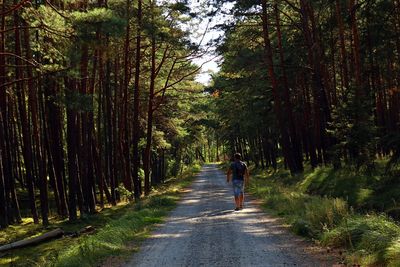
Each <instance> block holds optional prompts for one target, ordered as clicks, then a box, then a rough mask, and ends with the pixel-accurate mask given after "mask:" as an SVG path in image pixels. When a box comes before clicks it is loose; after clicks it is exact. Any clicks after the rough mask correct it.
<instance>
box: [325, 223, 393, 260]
mask: <svg viewBox="0 0 400 267" xmlns="http://www.w3.org/2000/svg"><path fill="white" fill-rule="evenodd" d="M399 237H400V226H399V225H397V224H396V223H394V222H393V221H392V220H390V219H389V218H388V217H386V216H384V215H365V216H352V217H350V218H346V219H345V220H343V221H342V222H341V223H340V224H339V225H338V226H337V227H336V228H334V229H332V230H330V231H327V232H325V233H324V235H323V237H322V242H323V243H324V244H325V245H329V246H333V247H347V248H349V249H351V250H354V251H355V252H356V254H357V255H358V256H363V257H364V258H365V259H367V261H368V262H364V264H366V265H372V264H380V263H386V264H389V265H390V264H394V263H396V261H393V260H396V257H397V256H398V254H397V252H395V251H394V249H395V248H396V243H395V242H396V241H397V240H398V239H399ZM371 261H372V262H371Z"/></svg>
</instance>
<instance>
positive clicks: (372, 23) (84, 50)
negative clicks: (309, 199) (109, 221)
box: [0, 0, 400, 228]
mask: <svg viewBox="0 0 400 267" xmlns="http://www.w3.org/2000/svg"><path fill="white" fill-rule="evenodd" d="M190 2H192V1H187V0H186V1H184V0H181V1H161V0H159V1H156V0H98V1H88V0H72V1H66V0H35V1H31V0H2V2H1V10H0V12H1V13H0V14H1V15H0V17H1V22H0V25H1V28H0V36H1V38H0V125H1V126H0V227H1V228H7V227H8V226H10V225H16V224H19V223H21V222H23V220H24V219H26V218H31V219H32V220H33V222H34V223H35V224H38V223H42V224H43V225H44V226H47V225H49V224H51V218H62V219H67V220H69V221H76V220H78V219H79V218H82V217H84V216H85V215H89V214H95V213H97V212H98V211H99V210H101V209H102V208H104V206H110V205H111V206H115V205H117V204H118V203H119V202H121V200H122V199H128V200H130V201H134V202H138V201H140V200H141V199H142V198H143V197H144V196H147V195H149V194H150V192H151V191H152V189H153V188H154V186H156V185H158V184H162V183H163V182H164V181H165V180H166V179H168V178H169V177H173V176H177V175H178V174H179V173H182V171H183V170H184V169H185V168H187V166H190V165H192V164H195V163H199V162H213V161H222V160H226V159H229V158H230V156H231V155H232V154H233V153H234V152H240V153H241V154H242V155H243V156H244V159H245V160H246V161H247V162H248V163H249V165H250V166H252V168H254V169H255V170H260V171H261V172H264V173H265V172H268V173H270V172H275V173H279V172H280V171H286V172H287V173H288V177H289V178H285V179H288V181H287V184H288V185H292V184H294V183H297V182H299V183H301V182H302V180H301V179H302V178H301V177H306V176H307V174H309V173H314V174H315V172H319V173H317V174H316V176H317V178H316V179H315V180H314V181H311V182H310V181H308V182H310V183H311V185H309V186H308V187H307V188H306V189H305V191H306V192H307V193H309V194H314V195H321V196H328V197H339V198H343V199H347V201H348V203H349V205H351V206H352V207H354V208H355V209H356V210H357V211H359V212H362V213H365V212H370V211H373V212H383V213H384V214H387V215H389V216H390V218H392V219H394V220H399V219H400V207H399V206H398V204H397V203H398V202H399V200H400V189H398V188H399V185H400V184H399V180H398V178H399V176H400V168H399V162H400V0H237V1H233V0H230V1H221V0H210V1H202V3H203V4H202V6H203V7H204V10H206V12H203V11H204V10H202V11H201V12H200V11H199V10H193V9H191V8H190ZM197 2H198V1H197ZM226 6H228V7H229V8H228V9H227V8H226ZM215 16H221V17H222V16H223V17H224V18H225V19H221V23H219V24H218V25H215V26H214V27H213V28H214V30H218V31H220V32H223V34H222V35H221V36H220V37H219V38H217V39H215V40H212V41H210V42H208V43H207V44H202V43H201V41H200V42H195V41H193V38H192V37H191V34H193V33H192V32H191V31H192V30H193V27H195V24H196V23H198V20H199V19H200V20H210V19H211V18H212V17H215ZM183 25H186V26H183ZM199 34H200V35H202V34H204V33H199ZM207 47H213V48H215V53H216V54H217V56H218V57H219V68H220V69H219V71H218V72H215V73H213V74H212V75H211V81H210V83H209V84H207V85H205V84H202V83H200V82H198V81H196V75H198V74H199V73H200V72H201V70H202V64H196V63H194V61H195V60H196V59H198V58H202V57H204V56H205V55H206V54H207V53H209V51H208V48H207ZM323 175H325V176H323ZM322 176H323V178H321V177H322ZM335 177H339V178H335ZM280 183H285V181H283V180H282V181H280ZM315 183H318V184H317V185H316V184H315ZM303 184H304V183H303ZM284 186H286V185H284ZM353 189H354V192H355V193H354V192H352V190H353ZM355 194H358V195H355ZM360 198H362V199H361V200H360Z"/></svg>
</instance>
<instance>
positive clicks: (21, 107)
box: [14, 1, 39, 223]
mask: <svg viewBox="0 0 400 267" xmlns="http://www.w3.org/2000/svg"><path fill="white" fill-rule="evenodd" d="M14 4H17V2H16V1H14ZM14 25H15V54H16V55H17V56H19V57H20V58H22V57H23V56H22V52H21V36H20V31H19V27H20V26H21V24H20V15H19V14H18V11H15V12H14ZM19 57H17V58H16V59H15V63H16V65H17V66H21V65H22V62H21V60H20V59H19ZM15 74H16V80H17V81H18V82H17V83H16V91H17V99H18V111H19V115H20V120H21V128H22V139H23V157H24V164H25V174H26V183H27V187H28V193H29V204H30V209H31V213H32V218H33V221H34V223H39V217H38V214H37V209H36V203H35V188H34V181H35V178H34V176H33V175H34V166H33V158H32V141H31V130H30V126H29V124H28V116H27V110H26V102H25V92H24V84H23V82H22V79H23V73H22V71H21V68H20V67H17V68H16V71H15Z"/></svg>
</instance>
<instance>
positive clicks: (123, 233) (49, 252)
mask: <svg viewBox="0 0 400 267" xmlns="http://www.w3.org/2000/svg"><path fill="white" fill-rule="evenodd" d="M199 170H200V166H198V165H196V166H194V167H192V168H190V169H188V170H187V171H185V172H184V173H183V174H182V175H181V176H180V177H178V178H172V179H170V180H169V181H167V183H165V184H163V185H160V186H158V187H157V188H155V189H154V190H153V192H152V194H151V195H150V196H149V197H147V198H144V199H142V200H141V201H140V202H138V203H125V204H124V205H119V206H116V207H112V208H109V209H106V210H104V211H102V212H100V213H98V214H95V215H91V216H86V217H84V218H81V219H80V220H78V221H77V222H74V223H69V222H67V221H53V224H52V226H51V228H56V227H61V228H62V229H64V230H65V231H67V232H69V231H76V230H79V229H80V228H82V227H84V226H87V225H92V226H94V227H95V229H96V231H95V232H94V233H93V234H90V235H83V236H81V237H78V238H71V237H64V238H61V239H57V240H53V241H51V242H47V243H44V244H40V245H37V246H34V247H28V248H22V249H18V250H11V251H10V252H8V253H7V254H5V255H1V258H0V266H68V267H74V266H76V267H78V266H79V267H85V266H100V265H101V262H102V261H104V260H105V259H106V258H108V257H112V256H114V257H119V258H121V260H124V259H125V258H126V257H128V256H129V255H130V254H131V253H132V252H133V251H135V250H136V249H137V248H138V245H139V244H140V242H141V241H142V240H143V239H144V238H146V237H147V236H148V234H149V233H150V231H151V229H152V227H153V226H154V225H155V224H157V223H160V222H162V221H163V218H164V217H165V215H166V214H167V213H168V211H170V210H171V209H173V208H174V207H175V204H176V202H177V200H178V199H179V196H180V193H181V191H182V189H183V188H184V187H186V186H188V185H189V184H190V183H191V180H192V179H191V178H192V177H193V176H194V173H196V172H198V171H199ZM27 225H28V228H29V229H30V230H31V231H32V232H30V233H28V232H25V231H23V230H21V229H22V227H24V226H25V229H26V228H27ZM20 228H21V229H20ZM48 230H49V228H48V229H42V228H41V227H40V226H38V225H34V224H32V223H30V222H26V223H25V224H24V225H22V226H14V227H13V228H12V229H11V228H10V229H8V230H7V231H8V232H7V233H5V232H2V233H1V235H0V237H2V238H3V239H2V240H3V241H9V240H17V239H20V238H21V237H24V238H25V237H28V236H29V237H32V236H35V235H38V234H40V233H42V232H45V231H48ZM13 233H14V234H13ZM7 234H9V235H10V236H9V237H8V238H6V235H7Z"/></svg>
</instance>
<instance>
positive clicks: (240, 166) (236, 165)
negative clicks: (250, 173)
mask: <svg viewBox="0 0 400 267" xmlns="http://www.w3.org/2000/svg"><path fill="white" fill-rule="evenodd" d="M230 169H231V170H232V180H241V181H243V180H244V173H245V171H246V169H247V166H246V163H244V162H243V161H235V162H232V163H231V166H230ZM240 174H242V175H240Z"/></svg>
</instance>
